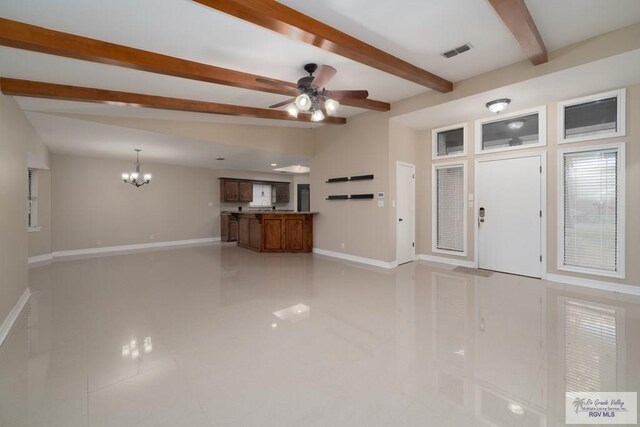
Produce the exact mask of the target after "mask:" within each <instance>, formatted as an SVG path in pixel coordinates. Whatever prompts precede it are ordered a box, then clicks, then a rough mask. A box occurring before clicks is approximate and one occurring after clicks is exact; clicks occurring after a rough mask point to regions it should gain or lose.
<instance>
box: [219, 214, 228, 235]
mask: <svg viewBox="0 0 640 427" xmlns="http://www.w3.org/2000/svg"><path fill="white" fill-rule="evenodd" d="M220 240H222V241H223V242H228V241H229V215H220Z"/></svg>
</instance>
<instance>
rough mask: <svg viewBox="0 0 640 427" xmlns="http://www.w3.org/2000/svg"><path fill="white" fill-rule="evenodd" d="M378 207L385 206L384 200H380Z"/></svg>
mask: <svg viewBox="0 0 640 427" xmlns="http://www.w3.org/2000/svg"><path fill="white" fill-rule="evenodd" d="M378 207H379V208H384V200H378Z"/></svg>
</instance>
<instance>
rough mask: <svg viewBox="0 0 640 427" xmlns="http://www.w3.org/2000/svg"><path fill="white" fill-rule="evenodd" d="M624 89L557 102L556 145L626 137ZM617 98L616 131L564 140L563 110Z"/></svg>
mask: <svg viewBox="0 0 640 427" xmlns="http://www.w3.org/2000/svg"><path fill="white" fill-rule="evenodd" d="M626 93H627V90H626V88H622V89H617V90H612V91H609V92H602V93H597V94H595V95H589V96H583V97H581V98H574V99H568V100H566V101H560V102H558V144H569V143H572V142H581V141H593V140H596V139H605V138H617V137H621V136H625V135H626V120H625V119H626ZM613 97H616V98H617V107H618V109H617V110H618V111H617V117H616V120H617V130H616V131H614V132H606V133H595V132H593V133H590V134H585V135H580V136H575V137H569V138H565V136H564V135H565V129H564V109H565V108H566V107H571V106H574V105H579V104H586V103H588V102H593V101H599V100H601V99H607V98H613Z"/></svg>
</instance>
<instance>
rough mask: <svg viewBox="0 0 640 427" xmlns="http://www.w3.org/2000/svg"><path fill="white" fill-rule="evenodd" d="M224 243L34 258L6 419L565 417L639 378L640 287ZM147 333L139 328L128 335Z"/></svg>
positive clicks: (17, 332) (0, 405) (9, 354)
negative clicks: (576, 394) (591, 394)
mask: <svg viewBox="0 0 640 427" xmlns="http://www.w3.org/2000/svg"><path fill="white" fill-rule="evenodd" d="M452 270H453V267H448V266H442V265H436V264H429V263H425V262H416V263H412V264H406V265H403V266H401V267H399V268H397V269H395V270H392V271H385V270H378V269H375V268H368V267H363V266H359V265H356V264H349V263H342V262H336V261H335V260H332V259H329V258H324V257H321V256H317V255H309V254H284V255H283V254H277V255H268V254H267V255H265V254H258V253H254V252H250V251H246V250H243V249H239V248H236V247H235V246H228V245H218V246H210V247H196V248H186V249H179V250H170V251H169V250H167V251H159V252H148V253H139V254H135V255H128V256H112V257H104V258H91V259H84V260H76V261H66V262H58V263H54V264H52V265H49V266H45V267H39V268H35V269H31V270H30V272H29V275H30V286H31V290H32V293H33V296H32V298H31V300H30V302H29V304H28V306H27V308H26V309H25V311H24V312H23V313H22V315H21V317H20V319H19V320H18V321H17V323H16V325H15V327H14V329H13V331H12V332H11V334H10V336H9V338H8V340H7V341H6V342H5V344H4V345H3V346H2V348H0V425H1V426H11V427H14V426H67V427H68V426H87V425H90V426H118V427H122V426H190V427H198V426H263V427H264V426H296V427H297V426H332V427H333V426H350V427H351V426H367V427H369V426H465V427H466V426H476V425H478V426H527V427H528V426H531V427H534V426H535V427H544V426H559V425H564V422H563V419H564V393H565V391H575V390H577V389H580V391H589V390H607V391H610V390H619V391H638V390H639V389H640V299H639V298H637V297H631V296H629V295H624V294H617V293H610V292H604V291H595V290H589V289H585V288H577V287H572V286H568V285H559V284H554V283H549V282H545V281H540V280H534V279H527V278H523V277H518V276H510V275H505V274H500V273H495V274H493V275H491V276H490V277H481V276H477V275H470V274H464V273H460V272H454V271H452ZM133 340H135V343H134V342H132V341H133Z"/></svg>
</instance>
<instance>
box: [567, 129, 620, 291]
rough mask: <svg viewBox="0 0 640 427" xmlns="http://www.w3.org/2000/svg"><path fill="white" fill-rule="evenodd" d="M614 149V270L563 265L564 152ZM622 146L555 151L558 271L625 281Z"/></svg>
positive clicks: (590, 146)
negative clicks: (616, 236) (615, 227)
mask: <svg viewBox="0 0 640 427" xmlns="http://www.w3.org/2000/svg"><path fill="white" fill-rule="evenodd" d="M612 149H616V150H617V152H618V168H617V169H618V177H617V189H616V212H617V214H618V218H617V219H616V222H617V230H616V232H617V233H618V238H617V248H616V251H617V255H618V256H617V261H616V262H617V265H616V271H608V270H599V269H595V268H587V267H576V266H573V265H564V155H565V154H567V153H580V152H586V151H600V150H612ZM625 168H626V161H625V143H624V142H617V143H611V144H600V145H588V146H582V147H574V148H566V149H563V150H558V188H557V191H558V230H557V248H558V259H557V268H558V270H560V271H571V272H574V273H584V274H590V275H593V276H605V277H615V278H618V279H624V278H625V244H624V243H625V242H624V240H625V234H624V233H625V231H624V230H625V211H624V210H625Z"/></svg>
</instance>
